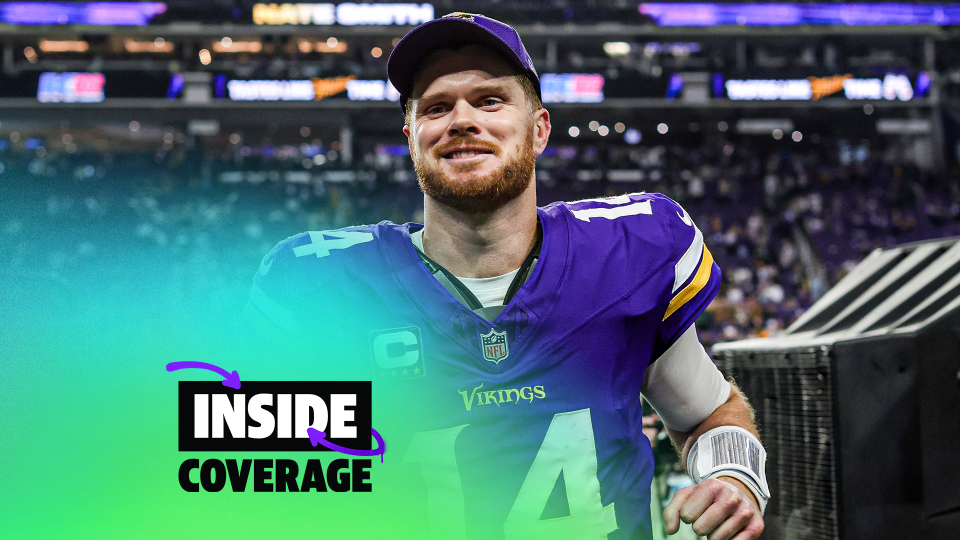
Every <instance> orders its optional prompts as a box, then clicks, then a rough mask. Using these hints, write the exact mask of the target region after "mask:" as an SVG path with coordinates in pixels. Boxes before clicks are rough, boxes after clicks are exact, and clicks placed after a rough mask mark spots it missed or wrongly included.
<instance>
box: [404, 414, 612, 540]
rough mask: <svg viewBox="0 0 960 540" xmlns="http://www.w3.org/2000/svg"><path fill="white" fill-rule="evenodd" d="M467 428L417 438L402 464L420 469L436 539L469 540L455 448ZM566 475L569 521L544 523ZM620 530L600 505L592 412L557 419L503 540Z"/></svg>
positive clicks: (589, 537)
mask: <svg viewBox="0 0 960 540" xmlns="http://www.w3.org/2000/svg"><path fill="white" fill-rule="evenodd" d="M468 426H469V424H464V425H461V426H456V427H452V428H448V429H441V430H436V431H422V432H419V433H416V434H415V435H414V436H413V440H412V442H411V443H410V448H409V449H408V450H407V454H406V456H404V458H403V462H404V463H415V462H419V463H420V469H421V472H422V474H423V479H424V482H425V483H426V486H427V515H428V519H429V525H430V532H431V537H433V538H444V539H449V540H463V539H465V538H466V537H467V532H466V520H465V517H464V502H463V488H462V486H461V484H460V471H459V470H458V468H457V458H456V455H455V454H454V443H455V442H456V440H457V436H459V435H460V432H461V431H462V430H463V429H464V428H466V427H468ZM561 472H562V473H563V478H564V483H565V485H566V495H567V504H568V506H569V508H570V515H568V516H563V517H558V518H553V519H540V516H541V514H542V513H543V509H544V507H545V506H546V504H547V499H548V498H549V497H550V493H551V492H552V491H553V488H554V486H555V485H556V482H557V479H558V478H559V476H560V473H561ZM615 530H617V517H616V514H615V512H614V507H613V503H610V504H608V505H606V506H604V505H603V503H602V502H601V500H600V481H599V480H598V479H597V447H596V442H595V441H594V437H593V423H592V421H591V419H590V409H581V410H579V411H571V412H565V413H557V414H556V415H554V417H553V420H551V422H550V427H548V428H547V434H546V436H545V437H544V438H543V443H542V444H541V445H540V450H539V451H537V457H536V458H534V460H533V464H532V465H531V466H530V470H529V471H527V476H526V478H525V479H524V481H523V485H522V486H521V487H520V493H519V494H517V498H516V500H515V501H514V503H513V506H512V507H511V509H510V513H509V514H508V515H507V520H506V522H505V523H504V524H503V533H504V538H505V539H506V540H521V539H523V540H538V539H544V540H547V539H549V540H553V539H557V538H578V539H583V540H594V539H596V540H600V539H605V538H606V537H607V534H608V533H610V532H613V531H615Z"/></svg>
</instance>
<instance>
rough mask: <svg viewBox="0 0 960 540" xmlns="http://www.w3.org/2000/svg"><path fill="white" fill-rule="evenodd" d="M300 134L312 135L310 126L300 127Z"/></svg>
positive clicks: (304, 135) (303, 135)
mask: <svg viewBox="0 0 960 540" xmlns="http://www.w3.org/2000/svg"><path fill="white" fill-rule="evenodd" d="M300 136H301V137H309V136H310V128H308V127H307V126H303V127H301V128H300Z"/></svg>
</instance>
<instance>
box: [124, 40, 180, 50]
mask: <svg viewBox="0 0 960 540" xmlns="http://www.w3.org/2000/svg"><path fill="white" fill-rule="evenodd" d="M173 46H174V45H173V43H172V42H169V41H167V40H165V39H163V38H157V39H155V40H153V41H139V40H136V39H132V38H127V39H125V40H123V49H124V50H125V51H127V52H128V53H171V52H173Z"/></svg>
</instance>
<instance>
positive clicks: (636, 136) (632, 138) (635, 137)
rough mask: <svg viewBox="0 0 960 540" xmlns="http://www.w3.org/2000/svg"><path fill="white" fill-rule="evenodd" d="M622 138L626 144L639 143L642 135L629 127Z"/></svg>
mask: <svg viewBox="0 0 960 540" xmlns="http://www.w3.org/2000/svg"><path fill="white" fill-rule="evenodd" d="M623 140H624V141H626V142H627V144H639V143H640V141H641V140H643V136H642V135H641V134H640V131H638V130H636V129H633V128H630V129H628V130H627V132H626V133H624V134H623Z"/></svg>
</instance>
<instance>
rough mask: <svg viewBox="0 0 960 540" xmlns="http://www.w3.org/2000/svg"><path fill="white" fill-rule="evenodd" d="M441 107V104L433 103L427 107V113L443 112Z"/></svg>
mask: <svg viewBox="0 0 960 540" xmlns="http://www.w3.org/2000/svg"><path fill="white" fill-rule="evenodd" d="M443 110H444V109H443V107H442V106H441V105H434V106H433V107H430V108H428V109H427V114H441V113H442V112H443Z"/></svg>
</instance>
